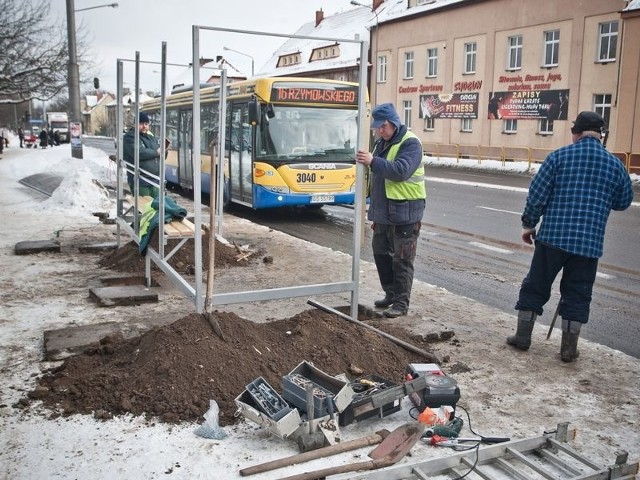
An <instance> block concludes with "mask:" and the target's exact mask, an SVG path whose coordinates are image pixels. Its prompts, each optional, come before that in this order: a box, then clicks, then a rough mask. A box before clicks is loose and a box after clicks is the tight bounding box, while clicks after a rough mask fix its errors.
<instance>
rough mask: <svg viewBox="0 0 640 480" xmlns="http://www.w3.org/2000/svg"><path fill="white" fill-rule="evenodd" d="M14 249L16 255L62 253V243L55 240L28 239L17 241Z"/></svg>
mask: <svg viewBox="0 0 640 480" xmlns="http://www.w3.org/2000/svg"><path fill="white" fill-rule="evenodd" d="M14 251H15V254H16V255H32V254H34V253H42V252H54V253H60V244H59V243H58V242H56V241H54V240H26V241H24V242H18V243H16V245H15V247H14Z"/></svg>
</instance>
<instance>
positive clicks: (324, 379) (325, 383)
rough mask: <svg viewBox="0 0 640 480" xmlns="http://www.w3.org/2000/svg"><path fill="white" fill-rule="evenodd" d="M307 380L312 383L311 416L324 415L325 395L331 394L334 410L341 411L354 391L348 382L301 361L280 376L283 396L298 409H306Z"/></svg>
mask: <svg viewBox="0 0 640 480" xmlns="http://www.w3.org/2000/svg"><path fill="white" fill-rule="evenodd" d="M308 382H311V383H313V385H314V387H315V388H314V392H313V406H314V410H313V416H314V418H320V417H324V416H326V415H328V414H329V412H328V411H327V405H326V397H327V394H328V393H330V394H331V395H333V402H334V406H335V410H336V411H337V412H338V413H341V412H343V411H344V410H345V408H347V406H348V405H349V404H350V403H351V399H352V398H353V395H354V392H353V390H352V389H351V387H349V383H348V382H345V381H344V380H341V379H339V378H336V377H332V376H331V375H329V374H327V373H325V372H323V371H322V370H320V369H318V368H316V367H314V366H313V364H312V363H309V362H306V361H305V362H301V363H300V364H298V366H297V367H296V368H294V369H293V370H292V371H291V372H289V373H288V374H287V375H285V376H284V377H282V387H283V392H282V396H283V398H284V399H285V400H286V401H287V402H289V403H290V404H291V405H294V406H295V407H297V408H298V409H299V410H300V411H302V412H306V411H307V393H306V390H305V387H306V384H307V383H308Z"/></svg>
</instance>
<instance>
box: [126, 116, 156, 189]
mask: <svg viewBox="0 0 640 480" xmlns="http://www.w3.org/2000/svg"><path fill="white" fill-rule="evenodd" d="M138 120H139V123H140V130H139V132H140V154H139V161H140V163H139V166H140V183H139V187H140V190H139V193H138V194H139V195H140V196H151V197H154V198H155V197H157V196H158V195H159V193H160V189H159V188H158V187H157V186H156V185H157V184H158V180H156V179H154V178H152V177H150V176H149V175H148V174H152V175H156V176H159V175H160V145H159V144H158V141H157V140H156V137H154V136H153V133H151V132H150V131H149V123H150V121H149V116H148V115H147V114H146V113H144V112H140V116H139V118H138ZM135 142H136V133H135V127H134V128H132V129H131V130H129V131H128V132H127V133H125V134H124V138H123V141H122V153H123V156H124V160H125V162H127V163H128V164H129V165H127V167H128V169H131V170H133V168H134V165H135ZM127 183H128V184H129V188H130V189H131V193H134V192H135V186H134V176H133V173H131V172H130V171H127ZM154 183H155V184H156V185H154Z"/></svg>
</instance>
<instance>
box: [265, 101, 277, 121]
mask: <svg viewBox="0 0 640 480" xmlns="http://www.w3.org/2000/svg"><path fill="white" fill-rule="evenodd" d="M275 116H276V112H274V111H273V105H271V104H269V105H267V117H268V118H273V117H275Z"/></svg>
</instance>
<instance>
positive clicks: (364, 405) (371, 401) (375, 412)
mask: <svg viewBox="0 0 640 480" xmlns="http://www.w3.org/2000/svg"><path fill="white" fill-rule="evenodd" d="M396 386H397V384H395V383H393V382H390V381H389V380H385V379H384V378H381V377H378V376H377V375H367V376H364V377H361V378H358V379H356V380H354V381H353V382H351V384H350V387H351V389H352V390H353V391H354V392H355V393H354V396H353V400H352V401H351V403H350V404H349V406H347V408H346V409H345V410H344V411H343V412H341V413H340V415H339V417H338V423H339V425H340V426H341V427H346V426H347V425H350V424H352V423H353V422H354V421H360V420H364V419H366V418H371V417H377V418H384V417H387V416H389V415H391V414H392V413H396V412H398V411H400V409H401V408H402V404H401V401H402V398H401V397H400V398H389V399H388V402H387V403H383V404H382V405H379V402H376V401H375V400H376V397H381V396H383V395H385V394H386V393H387V391H388V389H389V388H392V387H396Z"/></svg>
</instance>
